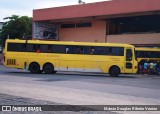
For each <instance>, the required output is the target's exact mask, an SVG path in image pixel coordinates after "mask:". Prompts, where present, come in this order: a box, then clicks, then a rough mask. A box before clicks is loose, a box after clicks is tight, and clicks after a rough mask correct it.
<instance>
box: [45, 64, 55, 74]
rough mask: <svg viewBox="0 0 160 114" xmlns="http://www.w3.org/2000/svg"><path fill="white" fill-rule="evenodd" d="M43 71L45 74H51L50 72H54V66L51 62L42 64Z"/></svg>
mask: <svg viewBox="0 0 160 114" xmlns="http://www.w3.org/2000/svg"><path fill="white" fill-rule="evenodd" d="M43 71H44V72H45V73H46V74H52V73H54V66H53V65H52V64H51V63H46V64H44V66H43Z"/></svg>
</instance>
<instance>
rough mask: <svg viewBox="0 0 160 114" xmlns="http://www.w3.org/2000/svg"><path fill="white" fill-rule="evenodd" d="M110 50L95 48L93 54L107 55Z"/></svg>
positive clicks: (107, 48)
mask: <svg viewBox="0 0 160 114" xmlns="http://www.w3.org/2000/svg"><path fill="white" fill-rule="evenodd" d="M109 53H110V48H109V47H95V48H94V52H93V54H95V55H109Z"/></svg>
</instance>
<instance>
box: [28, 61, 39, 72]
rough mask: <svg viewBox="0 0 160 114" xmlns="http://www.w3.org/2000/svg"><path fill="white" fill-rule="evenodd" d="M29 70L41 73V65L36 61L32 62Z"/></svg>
mask: <svg viewBox="0 0 160 114" xmlns="http://www.w3.org/2000/svg"><path fill="white" fill-rule="evenodd" d="M29 70H30V72H31V73H33V74H36V73H40V65H39V64H38V63H36V62H32V63H31V64H30V65H29Z"/></svg>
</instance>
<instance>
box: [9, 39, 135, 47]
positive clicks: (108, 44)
mask: <svg viewBox="0 0 160 114" xmlns="http://www.w3.org/2000/svg"><path fill="white" fill-rule="evenodd" d="M6 42H14V43H25V42H26V40H19V39H7V40H6ZM27 42H28V43H36V44H66V45H86V46H87V45H90V46H119V47H131V46H133V45H130V44H119V43H96V42H74V41H46V40H27ZM133 47H134V46H133Z"/></svg>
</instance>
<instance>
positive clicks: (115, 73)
mask: <svg viewBox="0 0 160 114" xmlns="http://www.w3.org/2000/svg"><path fill="white" fill-rule="evenodd" d="M119 74H120V69H119V67H117V66H112V67H111V68H110V69H109V75H110V76H111V77H117V76H118V75H119Z"/></svg>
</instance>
